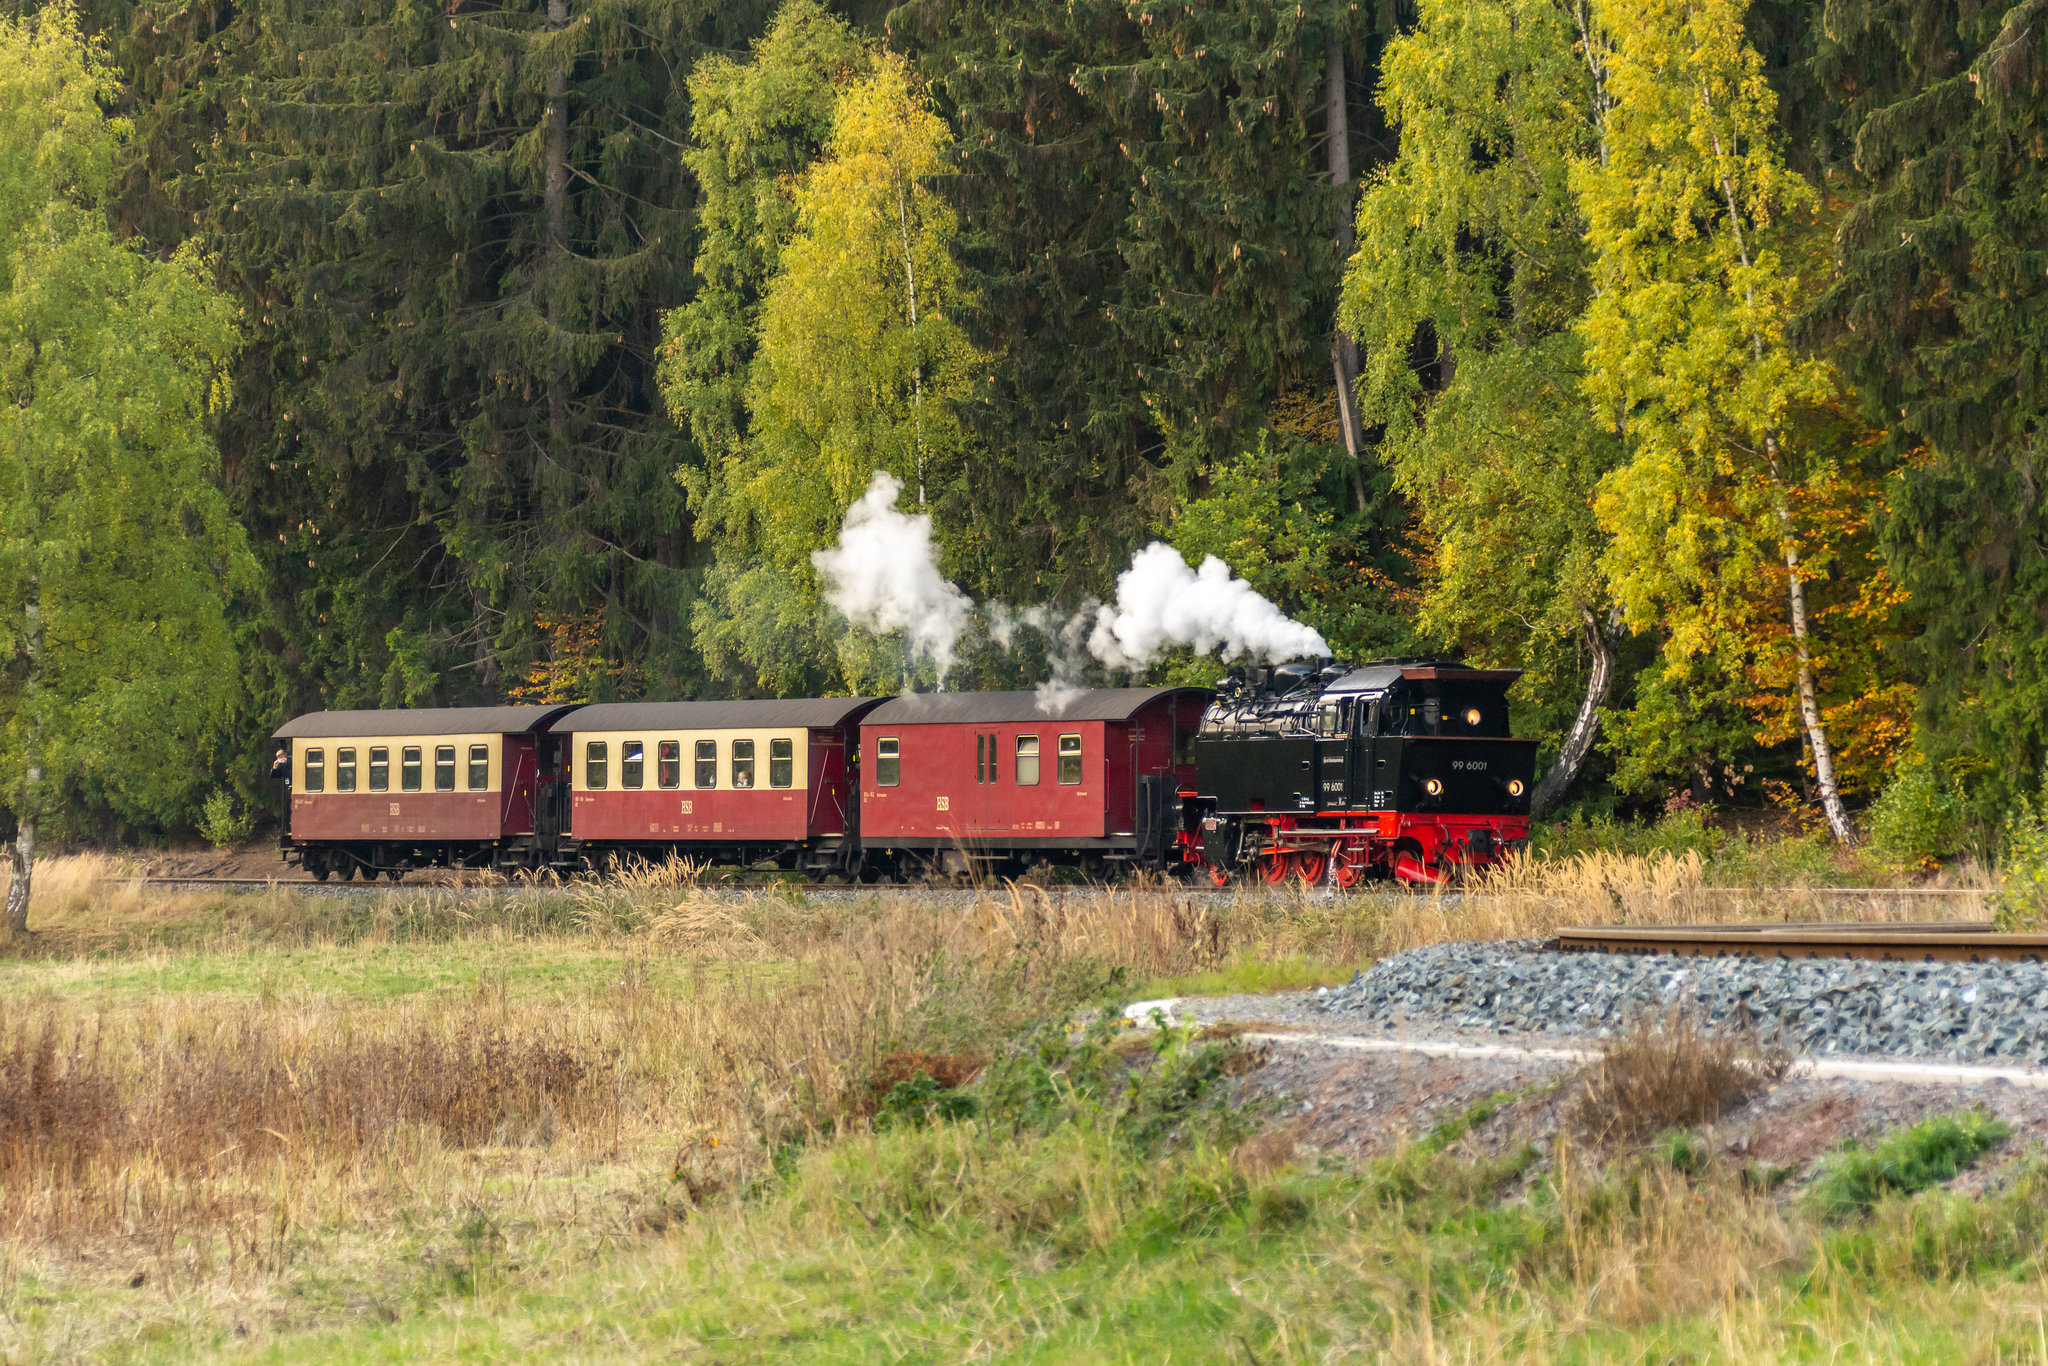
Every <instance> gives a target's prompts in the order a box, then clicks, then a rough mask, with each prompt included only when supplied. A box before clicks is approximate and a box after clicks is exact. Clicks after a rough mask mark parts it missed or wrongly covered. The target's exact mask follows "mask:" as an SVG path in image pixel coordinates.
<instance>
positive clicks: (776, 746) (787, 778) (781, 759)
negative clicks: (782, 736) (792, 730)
mask: <svg viewBox="0 0 2048 1366" xmlns="http://www.w3.org/2000/svg"><path fill="white" fill-rule="evenodd" d="M795 778H796V741H794V740H770V741H769V742H768V786H770V787H788V786H789V785H790V783H791V782H793V781H794V780H795Z"/></svg>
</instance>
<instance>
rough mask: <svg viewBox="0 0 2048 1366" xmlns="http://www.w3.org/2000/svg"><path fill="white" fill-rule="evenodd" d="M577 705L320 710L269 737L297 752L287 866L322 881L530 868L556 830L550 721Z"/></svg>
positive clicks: (544, 854) (541, 859) (546, 854)
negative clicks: (422, 871) (434, 870)
mask: <svg viewBox="0 0 2048 1366" xmlns="http://www.w3.org/2000/svg"><path fill="white" fill-rule="evenodd" d="M571 710H573V708H572V707H567V706H554V707H451V708H436V709H432V710H407V711H319V712H311V713H309V714H307V715H305V716H300V717H297V718H295V719H293V720H291V721H288V722H286V723H285V724H284V725H283V726H282V727H280V728H279V729H278V730H277V731H276V732H275V734H274V738H275V739H277V740H278V741H280V742H281V743H284V744H286V745H288V746H289V748H290V751H291V825H290V831H289V833H288V834H287V835H286V837H285V839H284V841H283V851H284V856H285V859H286V861H287V862H296V863H298V864H299V865H300V866H301V867H303V868H304V869H305V870H306V871H307V872H308V873H310V874H311V875H312V876H313V877H315V878H318V879H319V880H321V881H323V882H324V881H326V880H327V878H328V877H330V876H332V875H335V874H339V875H340V876H341V877H342V878H343V879H349V878H353V877H355V876H356V874H357V873H359V872H360V873H362V874H363V875H365V876H366V877H375V876H377V874H379V873H383V874H384V875H385V876H386V877H389V878H391V879H393V880H396V879H397V878H398V877H399V876H400V875H401V874H402V873H404V872H405V870H406V869H408V868H428V867H470V868H476V867H499V868H504V869H513V868H535V867H539V866H541V865H542V864H543V863H546V862H548V861H550V859H551V857H552V849H553V845H554V836H555V834H556V833H557V831H556V829H555V828H554V822H553V821H552V819H551V817H552V814H553V808H552V807H551V804H550V802H549V800H548V796H549V788H550V785H551V783H552V782H553V781H554V780H555V777H556V775H555V774H554V773H552V772H550V771H546V770H545V768H544V761H545V755H544V753H543V749H544V745H543V741H544V738H545V732H546V730H547V727H548V724H549V723H550V722H552V721H554V720H555V719H557V718H558V717H560V716H562V715H563V714H564V713H565V712H568V711H571Z"/></svg>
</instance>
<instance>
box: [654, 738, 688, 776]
mask: <svg viewBox="0 0 2048 1366" xmlns="http://www.w3.org/2000/svg"><path fill="white" fill-rule="evenodd" d="M654 781H655V782H657V783H659V784H661V785H662V786H663V787H680V786H682V782H683V747H682V745H681V744H680V743H678V742H677V741H674V740H663V741H662V742H661V744H660V745H659V746H658V747H657V748H656V749H655V751H654Z"/></svg>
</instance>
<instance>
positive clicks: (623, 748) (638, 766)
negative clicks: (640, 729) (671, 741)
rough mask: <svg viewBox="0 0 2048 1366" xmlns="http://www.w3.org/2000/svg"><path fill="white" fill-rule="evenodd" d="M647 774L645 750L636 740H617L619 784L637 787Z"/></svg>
mask: <svg viewBox="0 0 2048 1366" xmlns="http://www.w3.org/2000/svg"><path fill="white" fill-rule="evenodd" d="M646 776H647V750H646V747H645V746H644V745H642V744H641V743H640V741H638V740H621V741H620V742H619V786H620V787H638V786H640V782H641V779H643V778H645V777H646Z"/></svg>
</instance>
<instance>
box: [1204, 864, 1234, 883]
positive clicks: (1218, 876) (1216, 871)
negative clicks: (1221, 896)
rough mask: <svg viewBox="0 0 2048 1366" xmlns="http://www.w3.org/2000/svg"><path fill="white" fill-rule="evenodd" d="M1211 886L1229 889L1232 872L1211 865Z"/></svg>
mask: <svg viewBox="0 0 2048 1366" xmlns="http://www.w3.org/2000/svg"><path fill="white" fill-rule="evenodd" d="M1209 884H1210V885H1211V886H1213V887H1228V886H1229V885H1230V870H1229V869H1228V868H1218V867H1217V866H1216V865H1215V864H1213V863H1212V864H1210V865H1209Z"/></svg>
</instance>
